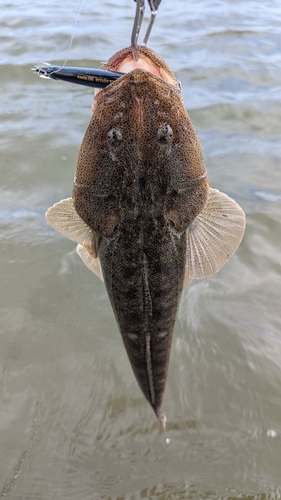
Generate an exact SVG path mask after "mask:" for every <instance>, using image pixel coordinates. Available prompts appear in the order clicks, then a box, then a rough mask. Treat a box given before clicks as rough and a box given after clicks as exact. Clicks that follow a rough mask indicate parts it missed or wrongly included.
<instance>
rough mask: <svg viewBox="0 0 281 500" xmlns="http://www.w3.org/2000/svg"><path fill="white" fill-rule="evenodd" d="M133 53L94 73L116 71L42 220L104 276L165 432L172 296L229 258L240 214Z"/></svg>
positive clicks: (158, 74)
mask: <svg viewBox="0 0 281 500" xmlns="http://www.w3.org/2000/svg"><path fill="white" fill-rule="evenodd" d="M134 55H135V54H134ZM134 55H133V54H132V48H131V47H128V48H125V49H122V50H121V51H119V52H117V53H116V54H115V55H114V56H112V57H111V59H110V60H109V61H108V63H106V64H104V65H103V66H102V68H103V69H108V70H112V71H120V72H123V73H125V75H124V76H123V77H121V78H120V79H118V80H117V81H115V82H114V83H112V84H111V85H109V86H108V87H106V88H105V89H103V90H102V91H100V92H98V93H97V95H96V97H95V100H94V104H93V107H92V109H93V116H92V119H91V121H90V124H89V126H88V129H87V131H86V134H85V137H84V139H83V142H82V144H81V148H80V152H79V156H78V161H77V168H76V175H75V179H74V186H73V193H72V198H67V199H65V200H62V201H60V202H58V203H55V205H53V207H51V208H49V210H48V211H47V213H46V219H47V221H48V222H49V224H51V226H52V227H54V228H55V229H56V230H57V231H59V232H60V233H61V234H63V235H64V236H66V237H68V238H69V239H71V240H72V241H75V242H76V243H78V246H77V253H78V254H79V256H80V257H81V259H82V261H83V262H84V264H85V265H86V266H87V267H88V268H89V269H90V270H91V271H93V272H94V273H95V274H96V275H97V276H99V277H100V278H101V279H102V280H104V282H105V285H106V288H107V292H108V295H109V298H110V301H111V305H112V308H113V311H114V313H115V317H116V320H117V323H118V325H119V329H120V332H121V335H122V338H123V341H124V345H125V347H126V350H127V353H128V356H129V359H130V362H131V365H132V368H133V371H134V373H135V376H136V379H137V381H138V383H139V385H140V388H141V390H142V392H143V394H144V395H145V397H146V399H147V400H148V401H149V403H150V405H151V406H152V408H153V410H154V411H155V413H156V415H157V417H158V419H159V421H160V424H161V427H162V429H165V424H166V417H165V415H164V414H163V412H162V410H161V406H162V401H163V396H164V390H165V385H166V380H167V373H168V365H169V357H170V349H171V343H172V337H173V330H174V324H175V319H176V314H177V310H178V306H179V302H180V297H181V293H182V289H183V287H185V286H187V285H188V284H189V283H190V281H191V279H202V278H208V277H210V276H212V275H213V274H215V273H216V272H218V271H219V270H220V269H221V268H222V266H223V265H224V264H225V263H226V262H227V261H228V260H229V259H230V257H231V256H232V255H233V254H234V252H235V251H236V249H237V248H238V246H239V244H240V242H241V240H242V237H243V234H244V229H245V214H244V212H243V210H242V209H241V207H239V205H238V204H237V203H236V202H235V201H234V200H232V199H231V198H229V197H228V196H227V195H226V194H224V193H220V192H219V191H218V190H217V189H213V188H211V187H210V186H209V182H208V177H207V172H206V168H205V164H204V158H203V153H202V149H201V146H200V143H199V141H198V139H197V136H196V134H195V132H194V129H193V127H192V125H191V122H190V119H189V116H188V114H187V112H186V111H185V108H184V104H183V101H182V98H181V96H180V92H179V85H178V83H177V81H176V78H175V76H174V74H173V73H172V71H171V70H170V68H169V67H168V66H167V64H166V63H165V61H164V60H163V59H162V58H161V57H160V56H159V55H158V54H156V53H155V52H153V51H152V50H150V49H148V48H146V47H139V49H138V55H139V59H138V60H137V61H136V60H135V58H134Z"/></svg>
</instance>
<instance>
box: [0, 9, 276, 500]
mask: <svg viewBox="0 0 281 500" xmlns="http://www.w3.org/2000/svg"><path fill="white" fill-rule="evenodd" d="M134 8H135V5H134V2H133V1H132V0H120V1H118V2H110V1H107V0H104V1H103V2H97V1H94V2H93V1H92V2H89V1H88V0H86V1H85V3H84V6H83V8H82V12H81V14H80V16H79V18H78V21H77V25H76V28H75V31H74V40H73V45H72V48H71V50H70V52H69V42H70V38H71V35H72V33H73V25H74V23H75V19H76V17H77V11H78V9H79V6H78V4H77V2H75V1H74V0H70V1H68V2H66V3H64V2H60V3H57V2H54V1H52V0H48V1H47V0H45V1H44V0H42V1H41V2H34V3H33V6H32V7H29V4H26V2H22V0H11V1H9V2H8V1H4V2H2V5H1V12H2V16H1V20H0V33H1V56H0V63H1V69H0V71H1V103H2V105H1V117H0V131H1V135H0V150H1V188H0V189H1V196H0V224H1V232H0V244H1V253H0V272H1V303H0V307H1V313H0V336H1V337H0V342H1V344H0V345H1V349H0V498H9V499H11V500H39V499H40V500H52V499H56V500H57V499H60V500H67V499H73V500H74V499H75V500H77V498H79V499H81V500H87V499H91V500H96V499H106V500H117V499H118V500H121V499H122V500H123V499H124V500H139V499H151V500H156V499H159V500H165V499H167V500H170V499H172V500H181V499H185V498H187V499H196V500H200V499H212V500H215V499H216V500H217V499H224V500H236V499H244V500H276V499H280V498H281V465H280V464H281V321H280V292H281V248H280V246H281V245H280V239H281V238H280V236H281V228H280V209H281V168H280V159H281V146H280V135H281V125H280V124H281V106H280V104H281V97H280V96H281V94H280V90H281V71H280V65H281V64H280V63H281V55H280V43H281V37H280V18H281V7H280V2H278V1H274V0H272V1H266V0H265V1H263V2H260V1H258V0H255V1H254V0H253V1H242V0H217V1H213V2H208V1H207V0H197V1H195V0H190V1H189V2H187V1H185V0H173V1H168V0H163V2H162V4H161V8H160V11H159V15H158V18H157V22H156V25H155V28H154V30H153V33H152V36H151V39H150V46H151V48H153V49H154V50H156V51H157V52H159V53H160V54H161V55H162V56H163V57H164V58H165V59H166V60H167V62H168V64H169V65H170V66H171V68H172V69H173V70H174V72H175V73H176V75H177V78H178V79H179V80H180V81H181V83H182V87H183V97H184V101H185V105H186V108H187V110H188V112H189V114H190V117H191V120H192V122H193V125H194V127H195V129H196V132H197V133H198V136H199V138H200V141H201V144H202V147H203V150H204V154H205V159H206V165H207V168H208V173H209V178H210V182H211V185H212V187H214V188H217V189H220V190H221V191H223V192H225V193H227V194H228V195H230V196H231V197H233V198H234V199H235V200H236V201H237V202H238V203H239V204H240V205H241V206H242V207H243V209H244V210H245V212H246V217H247V229H246V233H245V237H244V239H243V242H242V244H241V246H240V247H239V250H238V251H237V253H236V254H235V255H234V257H233V258H232V259H231V260H230V262H229V263H228V264H227V265H226V266H225V267H224V268H223V269H222V270H221V271H220V272H219V273H218V274H217V275H215V276H214V277H213V278H211V279H209V280H203V281H198V282H193V283H192V284H191V285H190V287H189V288H188V289H187V290H186V291H185V292H184V293H183V297H182V302H181V306H180V310H179V314H178V320H177V324H176V328H175V334H174V341H173V349H172V354H171V362H170V371H169V377H168V382H167V388H166V393H165V400H164V405H163V407H164V409H165V412H166V414H167V418H168V430H167V433H166V434H164V435H161V434H159V427H158V423H157V422H156V419H155V417H154V415H153V413H152V411H151V409H150V407H149V405H148V404H147V402H146V401H145V399H144V397H143V396H142V394H141V392H140V390H139V388H138V385H137V382H136V381H135V378H134V376H133V373H132V370H131V367H130V365H129V361H128V360H127V356H126V352H125V349H124V347H123V345H122V341H121V336H120V334H119V332H118V329H117V326H116V322H115V319H114V316H113V313H112V310H111V307H110V304H109V300H108V297H107V294H106V291H105V288H104V285H103V284H102V283H101V282H100V281H99V279H98V278H96V277H95V276H94V275H93V274H92V273H91V272H90V271H88V270H87V268H86V267H85V266H84V265H83V264H82V262H81V261H80V259H79V257H78V256H77V255H76V253H75V244H74V243H72V242H71V241H68V240H67V239H65V238H63V237H62V236H60V235H59V234H58V233H56V232H55V231H54V230H53V229H52V228H51V227H49V226H48V225H47V224H46V223H45V220H44V213H45V211H46V209H47V208H48V207H49V206H51V205H52V204H53V203H55V202H57V201H59V200H61V199H62V198H66V197H68V196H70V195H71V188H72V180H73V176H74V171H75V163H76V158H77V152H78V148H79V145H80V143H81V140H82V138H83V135H84V132H85V130H86V127H87V125H88V122H89V119H90V113H91V111H90V108H91V103H92V96H93V92H92V90H91V89H87V88H83V87H79V86H75V85H71V84H67V83H62V82H57V81H56V82H55V81H47V80H42V79H39V78H38V77H36V76H35V75H34V74H32V73H31V71H30V67H31V66H33V65H34V64H35V63H37V62H38V61H49V62H53V63H63V62H64V61H65V59H66V58H68V64H69V65H77V66H78V65H81V66H83V65H84V66H86V65H89V66H95V67H98V66H99V64H100V61H105V60H107V59H108V58H109V57H110V56H111V55H112V54H113V53H114V52H116V51H117V50H119V49H120V48H121V47H124V46H127V45H128V44H129V41H130V32H131V28H132V22H133V16H134Z"/></svg>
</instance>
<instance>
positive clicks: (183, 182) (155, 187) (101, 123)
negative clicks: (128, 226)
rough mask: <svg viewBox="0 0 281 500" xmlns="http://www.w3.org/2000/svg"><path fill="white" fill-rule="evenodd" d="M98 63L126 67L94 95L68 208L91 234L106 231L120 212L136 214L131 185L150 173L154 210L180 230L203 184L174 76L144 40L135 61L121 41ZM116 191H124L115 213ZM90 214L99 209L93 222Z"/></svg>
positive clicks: (194, 210) (198, 206)
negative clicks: (72, 202) (73, 209)
mask: <svg viewBox="0 0 281 500" xmlns="http://www.w3.org/2000/svg"><path fill="white" fill-rule="evenodd" d="M103 68H104V69H110V70H112V71H122V72H126V71H127V73H125V75H124V76H123V77H121V78H120V79H118V80H117V81H115V82H114V83H112V84H111V85H109V86H108V87H106V88H105V89H103V90H101V91H99V92H98V94H97V95H96V97H95V102H94V107H93V117H92V120H91V122H90V125H89V127H88V130H87V132H86V135H85V137H84V140H83V142H82V145H81V149H80V154H79V158H78V163H77V170H76V177H75V185H74V192H73V196H74V200H75V207H76V209H77V211H78V213H79V215H80V216H81V218H82V219H83V220H84V221H85V222H86V223H87V224H89V225H90V226H91V227H94V230H95V231H96V232H97V233H98V234H100V235H101V236H105V237H108V238H110V237H111V236H112V234H113V233H114V231H115V229H116V227H117V225H118V224H120V222H121V220H123V219H124V217H125V218H128V217H130V216H132V217H133V216H135V212H136V206H135V203H134V197H135V192H136V185H137V186H140V190H141V189H142V187H143V186H141V184H142V183H145V182H146V181H147V179H148V177H149V182H150V186H152V193H151V197H152V198H154V199H158V201H159V203H154V208H153V210H154V214H153V215H154V217H157V210H158V211H160V212H161V213H165V217H166V219H167V220H168V221H169V223H170V224H171V226H172V227H173V229H174V231H175V232H177V233H178V234H181V233H183V232H184V231H185V230H186V229H187V227H188V225H189V224H190V223H191V222H192V221H193V220H194V218H195V217H196V216H197V215H198V213H200V211H201V210H202V208H203V206H204V204H205V202H206V196H207V189H208V186H209V184H208V179H207V172H206V168H205V164H204V158H203V153H202V149H201V146H200V143H199V140H198V138H197V136H196V134H195V131H194V129H193V126H192V124H191V121H190V119H189V116H188V114H187V112H186V110H185V108H184V105H183V100H182V98H181V95H180V91H179V89H178V86H177V80H176V78H175V76H174V74H173V73H172V71H171V70H170V68H169V67H168V65H167V64H166V62H165V61H164V60H163V59H162V58H161V57H160V56H159V55H158V54H156V53H155V52H153V51H152V50H150V49H148V48H146V47H139V60H138V61H135V59H134V57H133V52H132V47H128V48H126V49H122V50H121V51H119V52H117V54H115V55H114V56H112V58H111V59H110V60H109V61H108V63H106V64H104V65H103ZM124 178H125V184H124ZM132 183H134V184H135V185H134V186H132ZM80 185H81V186H83V188H82V190H81V189H79V186H80ZM85 186H88V188H89V190H90V192H91V194H96V196H97V203H98V206H95V207H93V206H92V204H91V207H90V206H88V204H87V203H86V201H87V200H86V198H85ZM121 191H122V193H127V196H123V199H125V198H126V199H127V204H126V210H125V209H124V210H123V214H122V215H121V214H120V203H119V199H120V195H121ZM129 191H130V192H131V195H130V193H129ZM90 197H91V195H90V194H89V196H88V198H90ZM92 202H93V199H92ZM161 203H162V204H161ZM125 212H126V215H124V214H125ZM97 213H100V214H103V215H102V219H101V220H99V221H98V220H97ZM93 214H94V218H95V221H93V220H92V219H93Z"/></svg>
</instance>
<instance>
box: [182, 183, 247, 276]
mask: <svg viewBox="0 0 281 500" xmlns="http://www.w3.org/2000/svg"><path fill="white" fill-rule="evenodd" d="M245 223H246V222H245V214H244V212H243V210H242V209H241V208H240V207H239V205H238V204H237V203H236V202H235V201H234V200H232V199H231V198H229V197H228V196H227V195H226V194H224V193H221V192H220V191H218V190H217V189H212V188H210V189H209V191H208V198H207V202H206V205H205V206H204V208H203V210H202V212H201V213H200V214H199V215H198V216H197V217H196V218H195V219H194V221H193V222H192V223H191V224H190V226H189V227H188V230H187V239H188V243H187V248H188V250H187V266H188V274H189V277H190V278H192V279H201V278H209V277H210V276H213V274H215V273H216V272H218V271H219V270H220V269H221V268H222V266H224V264H225V263H226V262H227V261H228V260H229V259H230V257H231V256H232V255H233V254H234V252H235V251H236V250H237V248H238V246H239V244H240V242H241V240H242V237H243V234H244V230H245Z"/></svg>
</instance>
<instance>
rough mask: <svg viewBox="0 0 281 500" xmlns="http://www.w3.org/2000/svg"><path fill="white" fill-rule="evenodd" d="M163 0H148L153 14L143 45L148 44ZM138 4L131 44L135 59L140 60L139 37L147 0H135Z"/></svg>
mask: <svg viewBox="0 0 281 500" xmlns="http://www.w3.org/2000/svg"><path fill="white" fill-rule="evenodd" d="M161 1H162V0H148V4H149V7H150V11H151V15H150V20H149V24H148V27H147V30H146V33H145V35H144V39H143V42H142V43H143V45H146V44H147V42H148V39H149V37H150V34H151V30H152V27H153V24H154V21H155V18H156V16H157V12H158V8H159V5H160V3H161ZM135 2H136V4H137V6H136V13H135V19H134V25H133V30H132V35H131V45H132V48H133V50H132V54H133V57H134V60H135V61H138V60H139V53H138V38H139V33H140V30H141V26H142V22H143V17H144V12H145V0H135Z"/></svg>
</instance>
